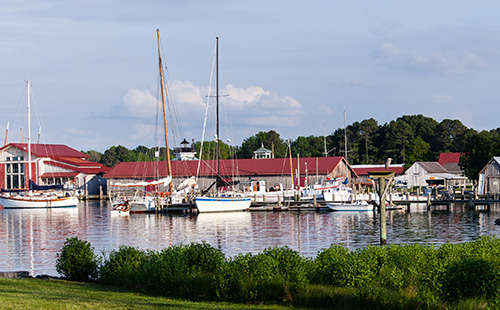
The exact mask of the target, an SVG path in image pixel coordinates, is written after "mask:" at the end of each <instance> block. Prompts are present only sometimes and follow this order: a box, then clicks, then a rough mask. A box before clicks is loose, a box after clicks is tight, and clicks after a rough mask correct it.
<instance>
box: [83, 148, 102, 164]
mask: <svg viewBox="0 0 500 310" xmlns="http://www.w3.org/2000/svg"><path fill="white" fill-rule="evenodd" d="M83 153H85V154H87V155H89V156H90V157H89V159H88V160H90V161H93V162H95V163H99V162H101V158H102V155H103V154H102V153H99V152H98V151H94V150H91V151H88V152H83Z"/></svg>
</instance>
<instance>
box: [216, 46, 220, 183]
mask: <svg viewBox="0 0 500 310" xmlns="http://www.w3.org/2000/svg"><path fill="white" fill-rule="evenodd" d="M215 42H216V43H215V110H216V117H215V119H216V121H215V124H216V125H215V126H216V132H215V134H216V136H217V137H216V140H215V146H216V150H215V161H216V165H217V166H216V178H215V189H216V191H217V192H218V190H219V184H218V182H217V181H218V180H219V37H216V38H215Z"/></svg>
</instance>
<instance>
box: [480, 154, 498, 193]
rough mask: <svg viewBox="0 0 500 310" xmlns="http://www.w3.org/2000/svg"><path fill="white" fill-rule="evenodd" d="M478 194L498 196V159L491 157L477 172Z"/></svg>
mask: <svg viewBox="0 0 500 310" xmlns="http://www.w3.org/2000/svg"><path fill="white" fill-rule="evenodd" d="M478 192H479V194H490V195H498V194H500V157H498V156H496V157H493V158H492V159H491V160H490V161H489V162H488V163H487V164H486V166H484V168H483V169H482V170H481V171H480V172H479V184H478Z"/></svg>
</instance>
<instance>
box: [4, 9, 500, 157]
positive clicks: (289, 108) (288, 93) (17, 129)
mask: <svg viewBox="0 0 500 310" xmlns="http://www.w3.org/2000/svg"><path fill="white" fill-rule="evenodd" d="M499 12H500V2H498V1H457V0H454V1H451V0H442V1H426V0H421V1H411V0H410V1H396V0H389V1H356V0H353V1H337V0H328V1H323V0H311V1H298V0H286V1H285V0H282V1H277V0H252V1H250V0H248V1H247V0H239V1H238V0H236V1H234V0H232V1H231V0H211V1H203V0H162V1H160V0H141V1H132V0H120V1H118V0H115V1H113V0H89V1H87V0H79V1H73V0H57V1H55V0H44V1H35V0H16V1H5V0H0V42H2V43H1V44H0V107H1V113H0V132H2V131H3V130H4V128H5V129H7V124H8V123H9V134H8V137H7V140H8V142H20V140H21V128H23V129H22V131H23V134H22V135H23V136H24V137H23V138H24V139H25V141H26V136H27V125H26V123H27V121H26V116H25V114H26V113H25V112H26V85H25V81H26V80H29V81H30V82H31V84H32V100H31V102H32V109H31V110H32V121H31V124H32V134H31V136H32V141H34V139H36V135H37V133H38V132H39V130H40V129H39V128H41V142H43V143H52V144H65V145H68V146H70V147H72V148H75V149H77V150H83V151H88V150H97V151H99V152H104V151H105V150H107V149H109V148H110V147H111V146H114V145H123V146H125V147H127V148H129V149H133V148H135V147H137V146H139V145H144V146H147V147H153V146H156V145H158V144H161V143H164V142H161V141H160V140H161V138H159V137H162V135H161V134H160V133H158V132H161V131H158V128H159V126H158V124H160V123H161V122H160V121H161V118H162V116H161V110H160V111H159V112H160V116H158V113H157V112H158V109H159V108H158V107H160V108H161V106H159V105H158V104H157V103H158V102H159V100H160V101H161V99H160V96H159V91H158V89H159V88H158V81H159V69H158V44H157V38H156V29H159V30H160V40H161V44H160V47H161V49H162V61H163V64H164V65H165V66H166V67H167V68H168V69H167V71H166V77H167V83H166V85H167V91H168V98H169V100H168V102H169V110H168V111H167V114H168V116H167V118H168V121H167V123H168V127H169V143H170V148H172V147H174V146H178V145H179V143H180V142H181V141H182V140H183V139H187V140H188V141H191V140H193V139H194V140H195V141H200V140H201V139H202V137H204V140H211V139H213V138H214V133H215V132H214V130H215V129H213V126H212V127H210V126H208V124H211V123H214V122H215V121H214V120H213V119H214V117H213V115H214V114H215V112H214V108H213V105H214V104H213V100H209V99H210V98H213V92H210V93H209V90H213V88H214V86H211V85H213V83H211V80H212V81H213V59H214V47H215V38H216V37H219V38H220V39H219V40H220V41H219V42H220V44H219V46H220V63H221V68H220V77H221V79H220V94H221V95H223V97H220V102H221V112H220V115H221V116H220V118H221V133H220V135H219V136H220V138H221V139H223V140H224V141H226V142H228V143H230V144H231V145H234V146H238V145H241V143H242V141H243V140H244V139H245V138H248V137H250V136H253V135H255V134H257V133H258V132H259V131H269V130H275V131H277V132H278V133H279V134H280V136H281V137H282V138H283V139H292V140H293V139H296V138H297V137H298V136H309V135H314V136H323V135H324V133H326V134H331V133H332V132H334V131H335V130H336V129H338V128H342V127H343V126H344V110H345V111H346V113H345V116H346V122H347V124H352V123H353V122H356V121H358V122H361V121H362V120H364V119H369V118H374V119H375V120H377V122H378V123H379V125H383V124H385V123H387V122H390V121H392V120H395V119H397V118H398V117H400V116H402V115H415V114H423V115H424V116H427V117H431V118H433V119H435V120H436V121H438V122H440V121H442V120H443V119H458V120H460V121H461V122H462V123H463V124H464V125H466V126H467V127H470V128H474V129H476V130H490V129H495V128H498V127H500V122H499V121H498V115H499V114H500V113H499V112H500V106H499V104H498V101H499V100H498V98H499V94H498V88H499V86H498V81H500V70H499V69H500V68H499V65H500V19H498V14H499ZM207 101H208V103H209V108H208V109H207ZM205 115H208V117H207V120H206V123H207V126H205V127H206V128H207V129H206V130H205V134H204V135H203V132H204V130H203V128H204V123H205ZM158 118H159V119H160V121H157V119H158ZM222 123H224V125H223V124H222ZM3 137H5V134H3ZM159 141H160V142H159Z"/></svg>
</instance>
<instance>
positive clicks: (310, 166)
mask: <svg viewBox="0 0 500 310" xmlns="http://www.w3.org/2000/svg"><path fill="white" fill-rule="evenodd" d="M343 160H344V158H343V157H317V158H316V157H311V158H300V159H299V162H300V173H301V174H305V173H306V167H307V171H308V173H309V174H310V175H314V174H316V171H317V172H318V173H319V174H328V173H330V172H332V171H333V170H335V168H337V166H338V165H339V164H340V162H341V161H343ZM306 163H307V165H306ZM316 163H317V164H316ZM215 164H216V162H215V160H206V161H202V164H201V167H200V174H199V175H200V176H213V175H215V170H216V168H215ZM171 165H172V175H173V176H174V177H187V176H193V175H196V171H197V169H198V161H172V162H171ZM292 166H293V169H294V174H295V170H296V168H297V158H292ZM156 171H158V172H156ZM219 171H220V172H219V174H220V175H224V176H230V175H239V176H250V177H251V176H264V175H287V174H290V159H288V158H269V159H236V160H231V159H226V160H221V161H220V163H219ZM157 174H158V175H159V176H160V177H165V176H166V175H167V164H166V162H159V163H158V164H157V163H156V162H122V163H119V164H117V165H116V166H114V167H113V168H112V169H111V170H110V171H109V172H108V173H106V174H105V176H104V177H105V178H156V177H157Z"/></svg>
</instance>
